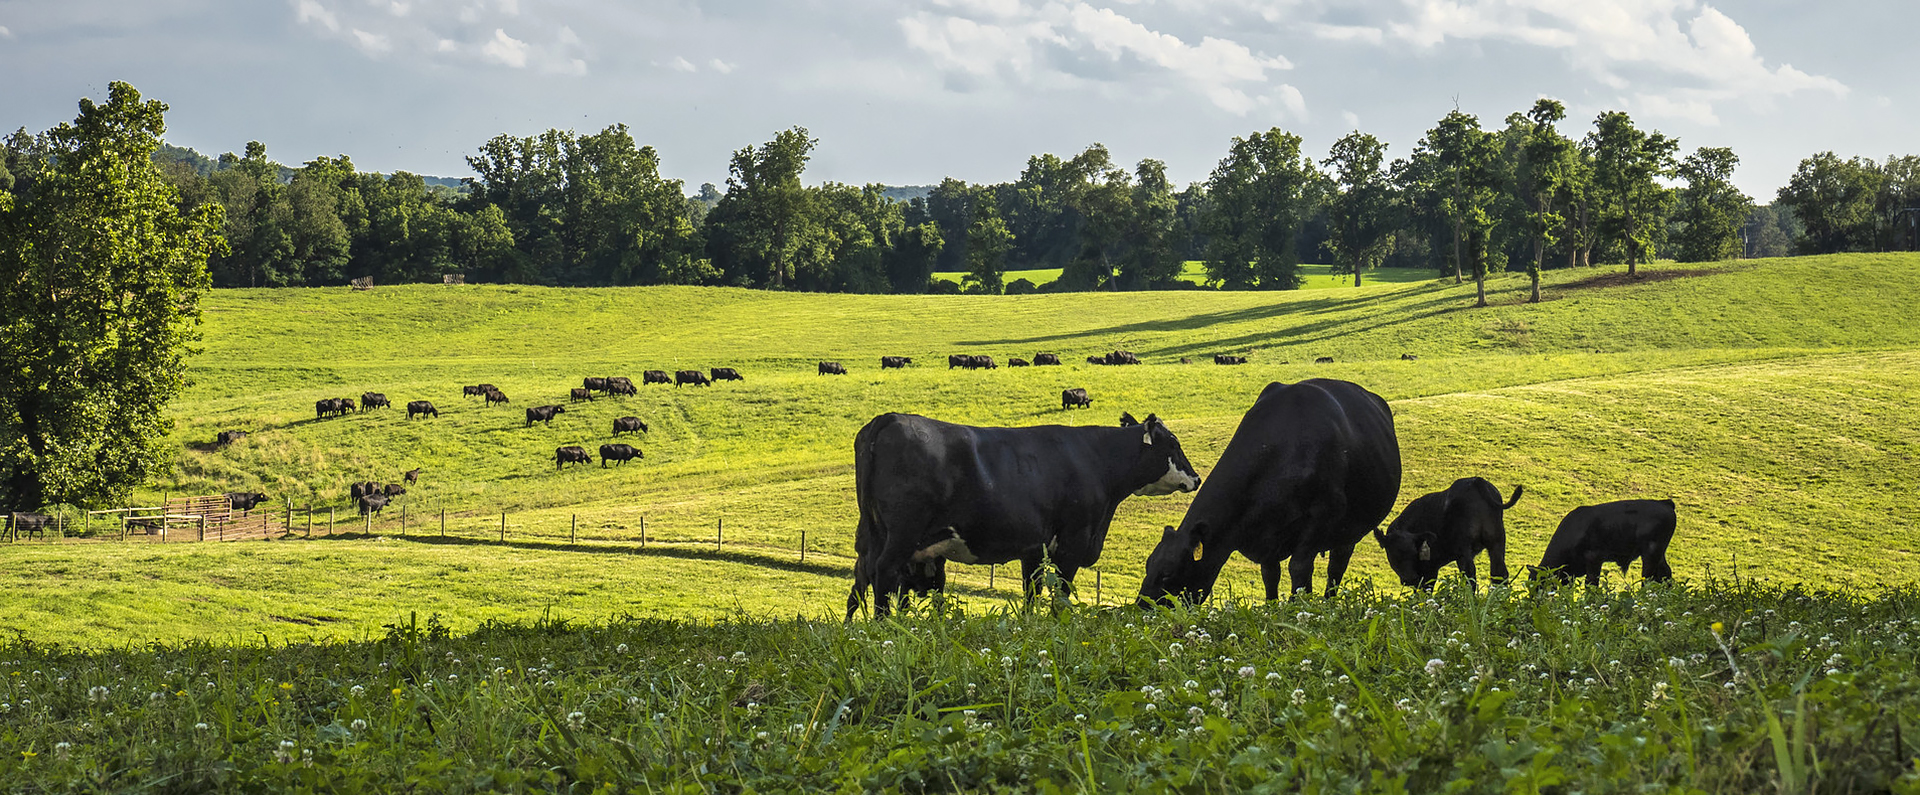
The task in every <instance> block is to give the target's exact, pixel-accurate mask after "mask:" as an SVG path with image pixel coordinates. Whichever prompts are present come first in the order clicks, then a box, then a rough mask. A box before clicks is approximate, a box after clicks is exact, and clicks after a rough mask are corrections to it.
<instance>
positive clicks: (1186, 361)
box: [1180, 356, 1193, 364]
mask: <svg viewBox="0 0 1920 795" xmlns="http://www.w3.org/2000/svg"><path fill="white" fill-rule="evenodd" d="M1180 363H1181V364H1193V359H1192V358H1191V357H1187V356H1182V357H1180Z"/></svg>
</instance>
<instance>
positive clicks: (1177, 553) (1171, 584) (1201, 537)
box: [1140, 379, 1400, 604]
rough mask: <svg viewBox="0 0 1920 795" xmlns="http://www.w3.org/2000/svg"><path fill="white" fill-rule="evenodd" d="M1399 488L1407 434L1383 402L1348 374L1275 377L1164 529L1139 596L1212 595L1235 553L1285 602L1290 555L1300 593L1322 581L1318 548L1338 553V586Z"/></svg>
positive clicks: (1332, 582)
mask: <svg viewBox="0 0 1920 795" xmlns="http://www.w3.org/2000/svg"><path fill="white" fill-rule="evenodd" d="M1399 494H1400V442H1399V440H1398V438H1397V437H1395V435H1394V432H1393V410H1392V409H1390V408H1388V407H1387V402H1386V401H1385V400H1382V399H1380V396H1379V395H1375V394H1373V393H1372V392H1368V391H1367V390H1365V389H1362V388H1361V387H1360V386H1359V385H1358V384H1353V383H1349V382H1346V381H1334V380H1328V379H1313V380H1308V381H1302V382H1300V383H1297V384H1291V385H1289V384H1280V383H1273V384H1268V385H1267V388H1266V389H1263V390H1261V392H1260V397H1259V399H1257V400H1255V401H1254V403H1253V408H1251V409H1248V410H1247V414H1246V416H1245V417H1242V418H1241V420H1240V427H1239V428H1238V429H1236V430H1235V431H1234V432H1233V439H1232V440H1231V441H1229V442H1228V443H1227V449H1226V450H1225V451H1224V452H1222V453H1221V454H1220V463H1219V464H1218V465H1216V466H1215V467H1214V468H1213V473H1212V474H1211V475H1209V476H1208V477H1207V485H1206V487H1205V488H1203V489H1201V490H1200V493H1199V494H1198V495H1196V496H1195V497H1194V499H1193V505H1192V506H1191V507H1189V508H1188V509H1187V515H1186V517H1185V518H1183V519H1181V520H1180V529H1178V530H1175V529H1174V528H1171V527H1169V528H1167V529H1166V532H1165V533H1163V534H1162V535H1161V537H1160V544H1159V546H1157V547H1155V548H1154V550H1153V554H1152V555H1151V556H1149V557H1148V558H1147V571H1146V577H1145V578H1144V579H1143V580H1142V582H1141V586H1140V601H1141V603H1142V604H1152V603H1157V602H1168V601H1171V600H1173V599H1179V600H1183V601H1186V602H1188V603H1190V604H1193V603H1199V602H1202V601H1205V600H1206V598H1207V597H1208V596H1209V595H1210V594H1211V593H1212V592H1213V584H1214V581H1215V580H1216V579H1218V578H1219V576H1220V569H1221V567H1222V566H1225V565H1226V563H1227V559H1228V558H1229V557H1232V556H1233V553H1235V552H1239V553H1240V554H1242V555H1244V556H1246V557H1247V558H1248V559H1250V560H1252V561H1254V562H1255V563H1258V564H1260V574H1261V577H1262V579H1264V580H1265V581H1266V586H1267V598H1268V599H1277V598H1279V587H1280V562H1281V561H1283V560H1287V559H1289V558H1291V559H1292V560H1291V561H1290V562H1289V564H1288V570H1289V572H1290V573H1291V574H1292V579H1293V582H1292V589H1293V592H1294V593H1301V592H1304V591H1311V590H1312V589H1313V559H1314V556H1316V555H1318V554H1320V553H1322V552H1326V553H1329V561H1328V563H1327V593H1329V594H1331V593H1333V591H1334V589H1335V588H1337V587H1339V585H1340V579H1341V578H1342V577H1344V576H1345V575H1346V572H1347V563H1348V561H1349V560H1350V559H1351V558H1352V557H1353V547H1354V544H1356V543H1358V542H1359V541H1360V539H1362V538H1366V537H1367V533H1369V532H1371V531H1372V530H1373V529H1374V528H1376V527H1378V526H1379V525H1380V520H1381V519H1384V518H1386V516H1387V513H1388V512H1389V511H1392V510H1393V503H1394V499H1395V498H1396V497H1398V496H1399Z"/></svg>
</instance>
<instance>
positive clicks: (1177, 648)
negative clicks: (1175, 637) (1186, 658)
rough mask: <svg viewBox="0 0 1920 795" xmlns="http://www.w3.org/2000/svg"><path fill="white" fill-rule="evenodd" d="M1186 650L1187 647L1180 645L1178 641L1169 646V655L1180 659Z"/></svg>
mask: <svg viewBox="0 0 1920 795" xmlns="http://www.w3.org/2000/svg"><path fill="white" fill-rule="evenodd" d="M1186 648H1187V647H1185V646H1182V645H1180V643H1179V642H1178V641H1176V642H1174V643H1170V644H1167V654H1168V655H1170V656H1174V657H1178V656H1180V652H1182V651H1184V650H1186Z"/></svg>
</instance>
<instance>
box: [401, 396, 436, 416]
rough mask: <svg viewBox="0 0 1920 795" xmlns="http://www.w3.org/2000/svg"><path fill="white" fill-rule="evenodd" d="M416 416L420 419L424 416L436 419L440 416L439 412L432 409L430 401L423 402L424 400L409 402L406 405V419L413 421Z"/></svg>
mask: <svg viewBox="0 0 1920 795" xmlns="http://www.w3.org/2000/svg"><path fill="white" fill-rule="evenodd" d="M416 415H418V416H421V417H426V416H433V417H438V416H440V410H439V409H436V408H434V407H433V403H432V402H430V401H425V400H414V401H409V402H408V403H407V419H413V418H414V416H416Z"/></svg>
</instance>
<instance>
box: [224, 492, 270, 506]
mask: <svg viewBox="0 0 1920 795" xmlns="http://www.w3.org/2000/svg"><path fill="white" fill-rule="evenodd" d="M266 501H267V495H265V494H261V493H260V492H257V491H229V492H227V502H229V503H231V504H232V505H233V509H234V510H236V511H251V510H253V506H255V505H259V504H260V503H263V502H266Z"/></svg>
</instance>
